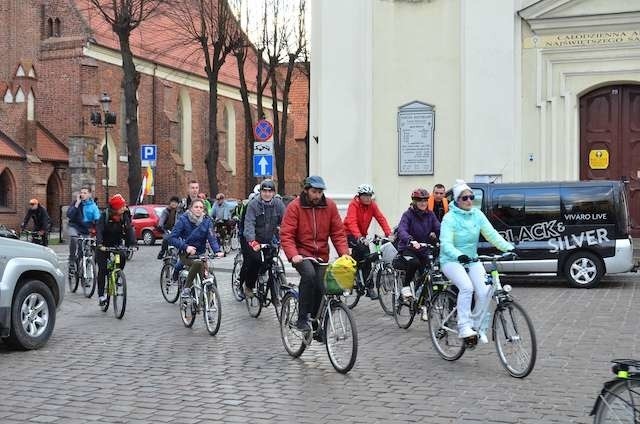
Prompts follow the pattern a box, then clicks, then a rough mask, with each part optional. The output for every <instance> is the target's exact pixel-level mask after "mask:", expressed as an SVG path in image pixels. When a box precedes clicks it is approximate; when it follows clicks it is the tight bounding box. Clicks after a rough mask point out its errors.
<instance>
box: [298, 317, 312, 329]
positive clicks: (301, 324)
mask: <svg viewBox="0 0 640 424" xmlns="http://www.w3.org/2000/svg"><path fill="white" fill-rule="evenodd" d="M296 328H297V329H298V330H300V331H309V321H307V320H306V319H303V318H298V321H296Z"/></svg>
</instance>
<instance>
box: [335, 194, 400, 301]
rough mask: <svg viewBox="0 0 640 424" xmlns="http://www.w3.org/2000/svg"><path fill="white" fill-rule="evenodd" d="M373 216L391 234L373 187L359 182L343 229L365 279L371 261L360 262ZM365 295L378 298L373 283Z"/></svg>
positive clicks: (369, 269)
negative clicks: (374, 195)
mask: <svg viewBox="0 0 640 424" xmlns="http://www.w3.org/2000/svg"><path fill="white" fill-rule="evenodd" d="M373 218H375V219H376V221H378V224H380V226H381V227H382V231H384V235H385V236H387V237H388V236H389V235H390V234H391V228H389V223H388V222H387V219H386V218H385V217H384V215H383V214H382V212H381V211H380V209H379V208H378V205H377V204H376V202H375V201H374V200H373V187H372V186H371V185H369V184H360V185H359V186H358V192H357V195H356V196H355V197H354V198H353V200H352V201H351V203H349V208H348V209H347V216H346V217H345V218H344V229H345V231H346V233H347V241H348V242H349V247H350V248H351V256H353V258H354V259H355V260H356V261H358V262H359V264H358V266H359V267H360V269H362V278H363V279H364V281H367V277H369V273H370V272H371V262H369V261H364V262H360V261H362V260H363V259H365V258H366V257H367V255H369V245H368V243H367V242H366V236H367V233H368V232H369V225H370V224H371V220H372V219H373ZM366 289H367V296H368V297H370V298H371V299H372V300H375V299H377V298H378V294H377V293H376V291H375V290H373V285H370V286H367V287H366Z"/></svg>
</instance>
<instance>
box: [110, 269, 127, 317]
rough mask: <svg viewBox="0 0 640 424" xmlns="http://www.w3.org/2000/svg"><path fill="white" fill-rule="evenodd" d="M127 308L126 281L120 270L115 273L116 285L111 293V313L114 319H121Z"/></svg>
mask: <svg viewBox="0 0 640 424" xmlns="http://www.w3.org/2000/svg"><path fill="white" fill-rule="evenodd" d="M126 308H127V279H126V278H125V277H124V272H122V270H117V271H116V285H115V287H114V291H113V313H114V314H115V316H116V318H118V319H122V317H123V316H124V311H125V309H126Z"/></svg>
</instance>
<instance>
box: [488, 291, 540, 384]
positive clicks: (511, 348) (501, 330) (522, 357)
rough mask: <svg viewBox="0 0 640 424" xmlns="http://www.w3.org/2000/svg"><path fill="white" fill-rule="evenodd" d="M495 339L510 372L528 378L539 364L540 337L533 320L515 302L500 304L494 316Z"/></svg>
mask: <svg viewBox="0 0 640 424" xmlns="http://www.w3.org/2000/svg"><path fill="white" fill-rule="evenodd" d="M492 329H493V339H494V341H495V344H496V350H497V352H498V358H500V362H501V363H502V366H503V367H504V368H505V369H506V370H507V372H508V373H509V374H510V375H511V376H512V377H516V378H524V377H526V376H528V375H529V373H530V372H531V371H532V370H533V367H534V365H535V363H536V354H537V349H538V348H537V344H536V334H535V331H534V329H533V324H532V323H531V319H530V318H529V316H528V315H527V313H526V312H525V310H524V309H523V308H522V306H520V305H519V304H518V303H516V302H515V301H510V302H505V303H503V304H501V305H498V307H497V308H496V311H495V312H494V313H493V325H492Z"/></svg>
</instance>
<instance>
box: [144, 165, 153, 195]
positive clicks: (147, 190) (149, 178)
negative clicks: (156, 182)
mask: <svg viewBox="0 0 640 424" xmlns="http://www.w3.org/2000/svg"><path fill="white" fill-rule="evenodd" d="M146 180H147V182H146V185H145V187H144V194H145V196H153V192H154V190H153V188H154V187H153V170H152V169H151V167H150V166H147V175H146Z"/></svg>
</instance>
